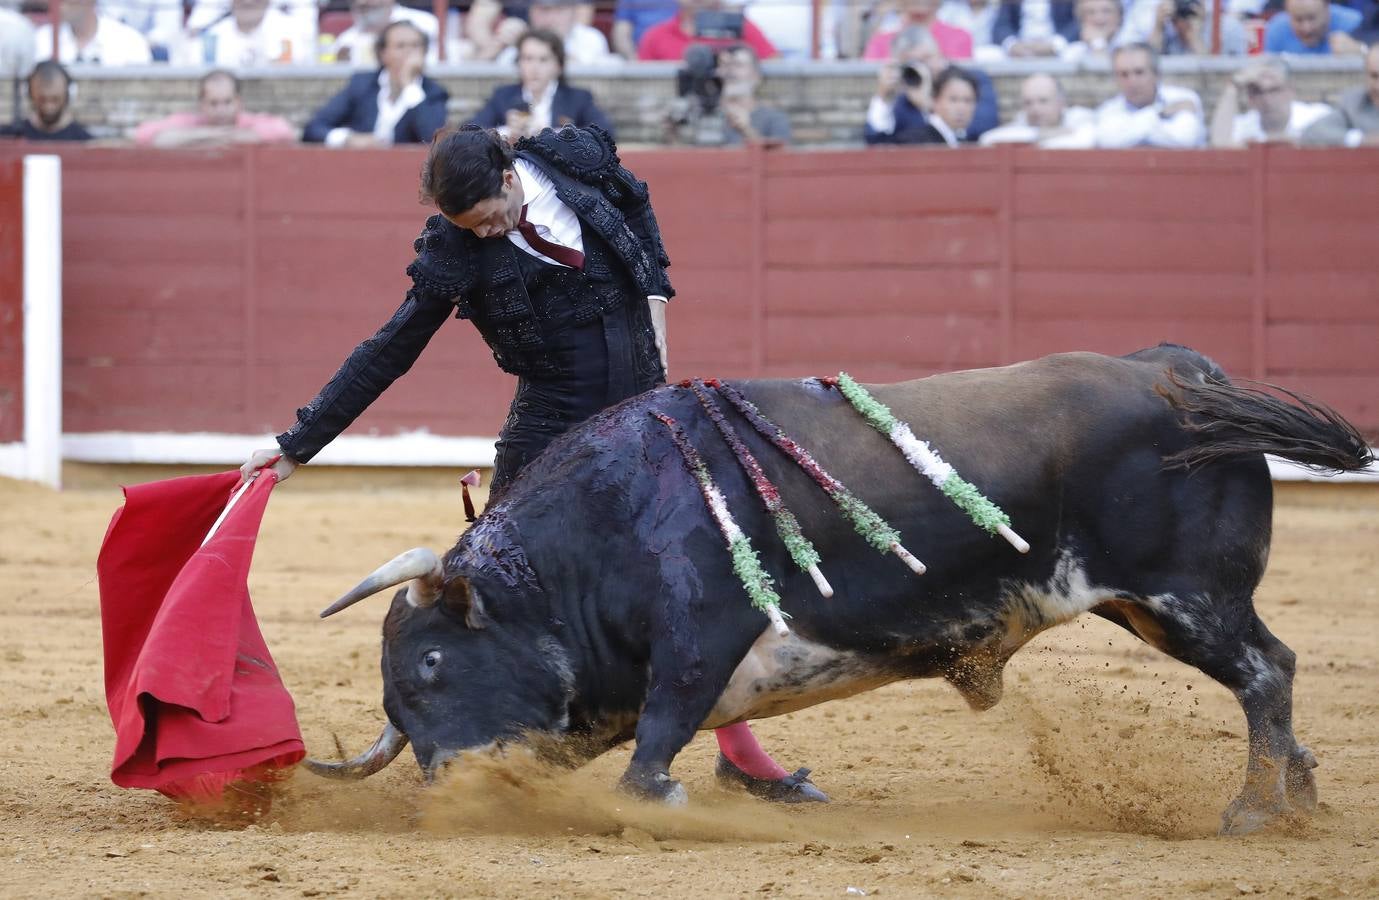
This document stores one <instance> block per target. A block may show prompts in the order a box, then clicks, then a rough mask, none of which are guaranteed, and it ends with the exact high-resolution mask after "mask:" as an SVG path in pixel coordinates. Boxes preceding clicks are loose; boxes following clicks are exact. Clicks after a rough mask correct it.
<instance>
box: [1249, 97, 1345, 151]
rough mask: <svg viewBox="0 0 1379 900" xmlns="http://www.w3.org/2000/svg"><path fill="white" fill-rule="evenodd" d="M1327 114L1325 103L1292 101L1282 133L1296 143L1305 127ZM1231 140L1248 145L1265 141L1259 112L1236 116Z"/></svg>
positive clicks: (1328, 108) (1327, 108) (1328, 109)
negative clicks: (1286, 123)
mask: <svg viewBox="0 0 1379 900" xmlns="http://www.w3.org/2000/svg"><path fill="white" fill-rule="evenodd" d="M1329 112H1331V107H1329V106H1327V105H1326V104H1325V103H1303V102H1302V101H1301V100H1294V101H1293V105H1292V107H1291V108H1290V109H1289V110H1288V125H1287V126H1286V127H1285V128H1284V129H1283V133H1284V135H1285V136H1286V137H1287V138H1288V139H1289V140H1291V141H1296V140H1298V138H1300V137H1302V133H1303V132H1304V131H1305V130H1307V126H1309V125H1311V124H1312V123H1313V122H1315V121H1317V120H1318V119H1320V118H1322V117H1324V116H1325V115H1326V114H1327V113H1329ZM1231 138H1232V140H1233V142H1234V143H1237V144H1250V143H1255V142H1257V141H1263V140H1267V137H1266V136H1265V134H1264V126H1263V125H1261V124H1260V121H1259V112H1258V111H1256V110H1253V109H1251V110H1248V111H1246V112H1243V113H1241V114H1240V115H1238V116H1236V117H1235V123H1234V127H1233V128H1232V129H1231Z"/></svg>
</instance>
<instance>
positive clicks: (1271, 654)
mask: <svg viewBox="0 0 1379 900" xmlns="http://www.w3.org/2000/svg"><path fill="white" fill-rule="evenodd" d="M1096 612H1098V613H1099V614H1101V615H1103V616H1105V617H1106V618H1108V619H1110V620H1111V621H1113V622H1116V623H1117V624H1119V625H1122V626H1124V627H1125V628H1127V629H1129V630H1130V631H1132V632H1133V633H1135V634H1137V635H1139V636H1140V637H1141V638H1143V639H1144V640H1145V641H1146V642H1147V643H1150V644H1152V645H1154V646H1155V647H1158V648H1159V649H1160V650H1163V651H1164V652H1166V653H1168V654H1169V655H1171V656H1173V657H1174V658H1175V659H1178V660H1181V661H1182V662H1185V663H1187V664H1188V665H1191V666H1195V667H1196V668H1198V669H1200V670H1201V671H1202V672H1204V673H1205V674H1207V675H1208V676H1210V677H1211V678H1213V679H1215V680H1216V681H1218V682H1220V683H1221V684H1223V685H1225V686H1226V687H1227V688H1228V689H1229V690H1230V691H1231V693H1233V694H1235V696H1236V699H1238V700H1239V701H1240V705H1241V707H1242V708H1243V709H1244V711H1245V722H1246V726H1247V728H1248V731H1249V758H1248V762H1247V764H1246V769H1245V787H1244V788H1243V789H1242V790H1241V792H1240V795H1239V796H1238V797H1236V798H1235V800H1234V801H1232V802H1231V804H1230V805H1229V806H1228V807H1227V808H1226V811H1225V812H1224V813H1223V814H1222V816H1221V832H1222V833H1223V834H1248V833H1250V832H1251V831H1254V830H1255V829H1257V828H1260V827H1261V826H1263V825H1265V824H1267V823H1269V822H1271V821H1273V820H1274V819H1277V818H1279V817H1280V816H1284V815H1288V814H1292V813H1304V814H1309V813H1311V812H1312V811H1313V810H1314V809H1315V808H1316V805H1317V787H1316V781H1315V779H1314V778H1313V776H1312V769H1313V768H1315V767H1316V765H1317V761H1316V758H1315V757H1313V755H1312V752H1311V751H1310V750H1308V749H1307V748H1306V747H1304V746H1302V745H1300V744H1299V743H1298V742H1297V740H1296V738H1295V737H1294V736H1293V673H1294V671H1295V668H1296V656H1295V654H1294V653H1293V651H1292V650H1290V649H1288V647H1287V646H1286V645H1285V644H1284V643H1283V642H1282V641H1280V640H1279V639H1278V638H1276V637H1274V635H1273V634H1272V633H1271V632H1270V631H1269V629H1268V628H1267V627H1266V626H1265V624H1264V623H1263V622H1262V621H1260V619H1259V617H1258V616H1257V615H1255V612H1254V607H1253V604H1252V603H1251V602H1250V601H1248V600H1246V601H1244V602H1243V603H1239V604H1232V603H1226V604H1222V603H1221V602H1219V601H1211V600H1208V599H1206V598H1203V597H1200V596H1195V597H1189V598H1187V599H1180V598H1178V597H1174V596H1160V597H1157V598H1155V599H1154V600H1152V601H1146V602H1143V603H1140V602H1134V601H1117V602H1115V603H1114V604H1107V605H1105V606H1103V607H1101V608H1098V609H1097V610H1096Z"/></svg>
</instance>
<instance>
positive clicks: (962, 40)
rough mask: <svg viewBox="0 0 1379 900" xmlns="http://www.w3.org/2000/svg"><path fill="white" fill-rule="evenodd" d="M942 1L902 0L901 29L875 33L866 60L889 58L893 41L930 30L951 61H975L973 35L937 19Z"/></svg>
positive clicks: (864, 51) (864, 57) (889, 29)
mask: <svg viewBox="0 0 1379 900" xmlns="http://www.w3.org/2000/svg"><path fill="white" fill-rule="evenodd" d="M938 7H939V0H900V26H899V27H898V28H888V29H884V30H882V31H878V32H876V34H873V35H872V36H871V40H869V41H867V46H866V49H865V50H863V51H862V58H863V59H890V58H891V41H893V40H895V36H896V35H897V34H899V33H900V32H901V31H903V30H905V29H907V28H919V29H927V30H928V31H929V34H931V35H932V36H933V38H934V42H935V43H936V44H938V48H939V50H940V51H941V52H942V53H943V55H944V56H946V57H947V58H949V59H971V58H972V35H970V34H968V33H967V32H966V31H964V30H963V29H961V28H955V27H953V26H952V25H945V24H943V23H942V22H940V21H939V20H938V18H937V13H938Z"/></svg>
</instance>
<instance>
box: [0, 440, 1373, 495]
mask: <svg viewBox="0 0 1379 900" xmlns="http://www.w3.org/2000/svg"><path fill="white" fill-rule="evenodd" d="M494 440H495V438H491V437H443V436H441V435H436V434H431V433H430V432H426V431H411V432H407V433H405V434H397V435H389V436H386V437H384V436H375V435H343V436H341V437H338V438H336V439H335V440H334V441H333V442H331V444H330V446H329V447H326V449H324V450H322V451H321V453H320V455H319V456H317V457H316V458H315V459H314V460H312V465H323V466H456V467H461V466H465V467H470V468H475V467H488V466H492V465H493V442H494ZM272 446H273V435H269V434H259V435H253V434H218V433H213V432H199V433H192V434H174V433H172V432H161V433H158V432H155V433H147V432H146V433H136V432H126V431H102V432H91V433H88V434H65V435H63V436H62V455H63V458H64V459H68V460H72V461H74V462H94V463H155V464H164V465H215V466H221V465H234V466H238V465H240V464H241V463H243V462H244V461H245V460H246V459H248V458H249V454H250V452H251V451H253V450H255V449H257V448H259V447H272ZM18 448H19V445H17V444H8V445H0V473H3V472H4V471H5V470H6V463H7V460H8V459H10V458H16V459H18V458H19V457H18ZM1268 460H1269V474H1270V476H1272V477H1273V479H1274V481H1316V482H1334V483H1341V482H1359V483H1379V467H1376V466H1371V467H1370V468H1369V469H1368V470H1366V471H1363V472H1347V473H1345V474H1343V475H1329V476H1328V475H1319V474H1317V473H1316V472H1312V471H1309V470H1307V469H1304V468H1301V467H1299V466H1296V465H1294V464H1292V463H1290V462H1288V461H1287V460H1282V459H1278V458H1277V457H1273V456H1270V457H1268Z"/></svg>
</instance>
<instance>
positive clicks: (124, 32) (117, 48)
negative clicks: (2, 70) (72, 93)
mask: <svg viewBox="0 0 1379 900" xmlns="http://www.w3.org/2000/svg"><path fill="white" fill-rule="evenodd" d="M34 51H35V55H36V57H37V58H38V59H39V60H44V59H51V58H52V55H53V26H52V25H51V24H47V25H44V26H43V27H41V28H39V29H38V32H37V34H36V36H35V39H34ZM57 59H58V62H60V63H62V64H63V65H71V64H72V63H92V64H98V65H102V66H128V65H139V64H141V63H149V62H152V61H153V54H152V53H151V52H150V51H149V48H148V41H146V40H144V36H143V35H142V34H140V33H139V32H137V31H135V30H134V29H133V28H130V27H129V26H128V25H126V24H124V23H123V22H120V21H118V20H116V19H111V18H107V17H106V16H101V15H97V14H96V0H63V4H62V27H61V28H60V29H58V33H57Z"/></svg>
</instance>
